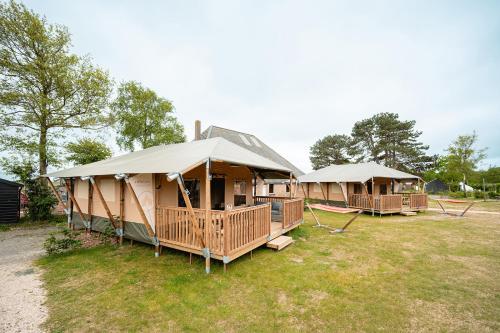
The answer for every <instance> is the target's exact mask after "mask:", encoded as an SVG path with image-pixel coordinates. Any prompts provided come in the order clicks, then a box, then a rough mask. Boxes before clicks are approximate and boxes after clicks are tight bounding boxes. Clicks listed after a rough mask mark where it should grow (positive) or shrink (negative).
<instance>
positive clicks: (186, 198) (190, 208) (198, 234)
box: [177, 175, 205, 247]
mask: <svg viewBox="0 0 500 333" xmlns="http://www.w3.org/2000/svg"><path fill="white" fill-rule="evenodd" d="M180 177H181V176H180V175H179V178H177V184H178V185H179V189H180V190H181V194H182V197H183V198H184V202H185V203H186V208H187V210H188V213H189V217H190V219H191V223H192V224H193V229H194V233H195V235H196V237H197V238H198V240H199V241H200V243H201V247H205V239H204V238H203V236H202V234H201V231H200V226H199V225H198V221H197V219H196V215H195V214H194V210H193V205H191V200H190V199H189V196H188V195H187V193H186V189H185V188H184V184H183V183H182V180H181V178H180Z"/></svg>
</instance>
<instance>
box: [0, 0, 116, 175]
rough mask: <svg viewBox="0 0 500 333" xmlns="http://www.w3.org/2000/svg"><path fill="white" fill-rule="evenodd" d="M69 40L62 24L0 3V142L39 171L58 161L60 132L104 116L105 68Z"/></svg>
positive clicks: (108, 82) (98, 122) (91, 125)
mask: <svg viewBox="0 0 500 333" xmlns="http://www.w3.org/2000/svg"><path fill="white" fill-rule="evenodd" d="M70 46H71V38H70V34H69V32H68V30H67V28H66V27H64V26H61V25H57V24H50V23H48V22H47V20H46V18H45V17H41V16H40V15H38V14H36V13H35V12H33V11H31V10H29V9H28V8H26V7H25V6H24V5H23V4H19V3H16V2H14V1H10V2H8V3H0V135H1V140H0V145H1V146H2V147H3V149H5V150H8V151H10V152H11V153H13V155H18V156H19V155H20V154H22V155H23V156H29V157H32V158H34V159H35V160H37V161H38V162H37V163H38V172H39V174H45V173H47V166H48V165H49V164H51V165H57V164H58V162H60V158H59V150H58V146H59V145H58V143H57V140H58V139H60V138H62V137H63V136H64V134H66V133H67V132H68V131H71V129H75V128H84V129H93V128H96V127H99V126H102V125H103V124H105V123H106V122H107V119H108V117H107V115H106V113H105V112H104V111H103V110H105V109H106V106H107V102H108V99H109V95H110V93H111V80H110V78H109V75H108V73H107V72H104V71H103V70H101V69H99V68H97V67H94V66H93V65H92V63H91V61H90V59H89V58H88V57H79V56H76V55H74V54H71V53H70V52H69V48H70Z"/></svg>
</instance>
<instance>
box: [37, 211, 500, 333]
mask: <svg viewBox="0 0 500 333" xmlns="http://www.w3.org/2000/svg"><path fill="white" fill-rule="evenodd" d="M318 215H319V216H320V219H321V221H322V222H323V223H326V224H329V225H332V226H335V227H340V226H341V225H342V224H343V222H344V221H345V220H346V219H347V218H348V216H346V215H339V214H333V213H323V212H318ZM305 217H306V223H305V224H304V225H303V226H301V227H300V229H297V230H294V231H293V232H292V233H291V235H292V236H293V237H294V239H295V243H294V244H292V245H291V246H289V247H288V248H286V249H285V250H283V251H281V252H274V251H272V250H270V249H266V248H260V249H258V250H256V251H254V255H253V260H251V259H250V256H249V255H246V256H244V257H242V258H240V259H238V260H236V261H235V262H233V263H231V264H230V265H229V267H228V268H229V269H228V272H227V273H223V270H222V265H221V264H220V263H219V262H216V263H215V264H213V265H212V266H213V273H212V274H210V275H206V274H205V273H204V265H203V261H202V259H200V258H197V259H196V260H195V261H194V263H193V265H189V257H188V255H186V254H185V253H182V252H176V251H173V250H168V249H167V250H166V251H163V254H162V256H161V257H160V258H154V256H153V250H152V248H151V247H148V246H145V245H140V244H139V245H137V244H134V245H133V246H130V245H125V246H123V247H121V248H120V247H112V246H102V247H98V248H93V249H87V250H78V251H75V252H72V253H67V254H64V255H57V256H52V257H44V258H42V259H40V260H39V265H40V266H41V267H42V268H43V269H44V271H45V273H44V275H43V278H44V280H45V285H46V288H47V289H48V301H47V304H48V307H49V310H50V318H49V320H48V322H47V324H46V326H47V328H48V330H49V331H53V332H66V331H76V332H95V331H106V332H118V331H130V332H136V331H148V332H165V331H193V332H196V331H209V332H221V331H224V332H237V331H245V332H271V331H281V332H293V331H323V332H331V331H338V332H346V331H349V332H353V331H356V332H359V331H380V330H385V331H391V332H396V331H433V332H436V331H473V332H479V331H483V332H484V331H498V330H500V311H499V309H500V279H499V276H500V241H499V240H500V221H499V219H498V217H495V216H494V217H491V216H480V217H475V216H473V217H466V218H455V217H448V216H442V215H439V214H435V213H426V214H421V215H419V216H418V217H401V216H393V217H384V218H379V217H371V216H362V217H361V218H359V219H358V220H357V221H356V222H355V223H354V224H352V225H351V227H350V228H349V232H347V233H344V234H336V235H331V234H329V233H328V231H327V230H325V229H317V228H312V225H313V222H312V221H313V220H312V217H311V215H310V214H309V213H306V216H305Z"/></svg>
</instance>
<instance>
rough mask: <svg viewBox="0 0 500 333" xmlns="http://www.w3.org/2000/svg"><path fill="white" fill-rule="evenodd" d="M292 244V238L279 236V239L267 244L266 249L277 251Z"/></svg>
mask: <svg viewBox="0 0 500 333" xmlns="http://www.w3.org/2000/svg"><path fill="white" fill-rule="evenodd" d="M292 243H293V239H292V237H289V236H279V237H277V238H275V239H273V240H271V241H269V242H267V247H270V248H271V249H275V250H277V251H279V250H281V249H283V248H285V247H287V246H288V245H290V244H292Z"/></svg>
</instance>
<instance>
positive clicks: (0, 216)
mask: <svg viewBox="0 0 500 333" xmlns="http://www.w3.org/2000/svg"><path fill="white" fill-rule="evenodd" d="M22 188H23V185H21V184H18V183H15V182H11V181H9V180H5V179H0V223H17V222H19V218H20V216H21V189H22Z"/></svg>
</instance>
